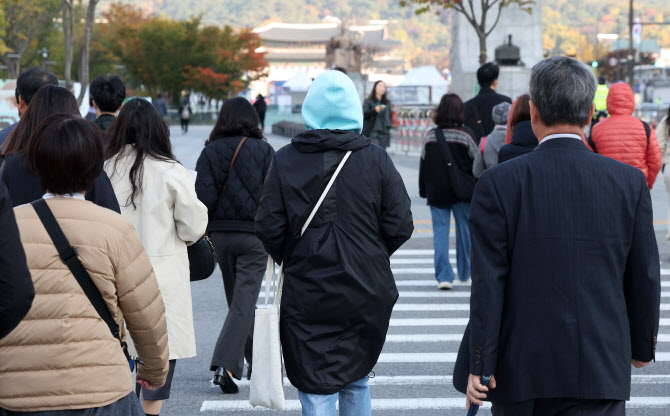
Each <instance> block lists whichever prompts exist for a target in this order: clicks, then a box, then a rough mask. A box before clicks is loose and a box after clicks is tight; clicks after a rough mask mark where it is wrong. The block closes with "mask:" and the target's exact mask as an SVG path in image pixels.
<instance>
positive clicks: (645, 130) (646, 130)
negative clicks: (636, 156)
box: [640, 120, 651, 147]
mask: <svg viewBox="0 0 670 416" xmlns="http://www.w3.org/2000/svg"><path fill="white" fill-rule="evenodd" d="M640 121H642V120H640ZM642 125H643V126H644V132H645V133H647V147H649V136H651V127H649V124H647V123H645V122H644V121H642Z"/></svg>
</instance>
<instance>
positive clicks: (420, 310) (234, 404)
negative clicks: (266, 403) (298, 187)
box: [200, 249, 670, 416]
mask: <svg viewBox="0 0 670 416" xmlns="http://www.w3.org/2000/svg"><path fill="white" fill-rule="evenodd" d="M455 254H456V253H455V250H450V252H449V256H450V262H451V263H452V264H455ZM433 255H434V253H433V250H427V249H424V250H399V251H398V252H397V253H395V254H394V256H393V257H392V258H391V267H392V270H393V273H394V275H395V278H396V285H397V287H398V291H399V299H398V302H397V304H396V306H395V308H394V311H393V315H392V317H391V321H390V325H389V331H388V335H387V338H386V343H385V346H384V349H383V351H382V354H381V355H380V357H379V360H378V363H377V365H376V367H375V369H374V377H372V376H371V378H370V381H369V384H370V388H371V394H372V408H373V414H374V415H385V416H386V415H398V416H401V415H402V416H408V415H413V416H414V415H419V416H424V415H425V416H432V415H447V416H452V415H453V416H456V415H459V416H462V415H463V414H465V413H466V411H465V398H464V396H463V395H462V394H460V393H458V392H456V391H455V389H454V388H453V386H452V377H451V374H452V373H453V366H454V362H455V361H456V357H457V352H458V348H459V346H460V342H461V339H462V336H463V331H464V330H465V326H466V325H467V323H468V316H469V302H470V286H469V285H467V284H462V283H460V282H458V279H456V282H454V289H453V290H451V291H438V290H437V282H436V280H435V279H434V269H433ZM662 266H663V265H662ZM662 287H663V288H668V287H670V269H662ZM264 298H265V290H261V293H260V296H259V304H262V303H263V301H264ZM668 298H670V289H668V290H666V291H663V292H662V293H661V319H660V328H661V329H660V331H659V336H658V342H659V344H658V348H657V353H656V362H655V363H652V365H650V366H648V367H647V368H644V369H639V370H638V369H633V376H632V393H631V396H632V397H631V400H630V401H629V402H628V403H627V409H628V413H627V414H629V415H632V416H635V415H643V414H644V415H667V414H670V410H668V409H670V394H668V393H667V386H668V385H670V345H668V343H670V328H668V327H670V312H668V311H670V301H668ZM238 385H239V386H240V394H238V395H236V396H231V397H228V396H220V395H216V394H214V395H213V396H212V397H213V398H216V399H212V400H205V401H204V402H203V403H202V406H201V408H200V411H201V412H202V413H211V414H225V415H244V414H246V413H255V412H259V411H260V412H263V411H266V410H267V409H263V408H258V407H257V408H252V407H251V406H250V405H249V401H248V394H249V390H248V388H249V382H248V381H246V380H242V381H240V382H238ZM211 389H212V390H213V391H216V392H218V387H217V386H215V385H213V384H211ZM284 389H285V394H286V399H287V403H286V410H285V411H284V412H271V413H272V414H279V415H299V414H300V409H301V407H300V402H299V400H298V395H297V390H296V389H295V388H294V387H292V386H291V384H290V382H289V381H288V379H286V378H285V379H284ZM488 409H490V404H488V403H486V404H485V406H484V407H483V408H482V410H481V411H480V413H479V414H480V415H483V416H486V415H490V410H488Z"/></svg>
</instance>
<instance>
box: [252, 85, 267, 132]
mask: <svg viewBox="0 0 670 416" xmlns="http://www.w3.org/2000/svg"><path fill="white" fill-rule="evenodd" d="M267 109H268V105H267V103H266V102H265V97H263V94H258V95H257V96H256V102H254V110H256V114H257V115H258V121H259V122H260V123H261V131H265V112H266V111H267Z"/></svg>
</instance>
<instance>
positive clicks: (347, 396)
mask: <svg viewBox="0 0 670 416" xmlns="http://www.w3.org/2000/svg"><path fill="white" fill-rule="evenodd" d="M298 393H299V395H300V404H302V416H335V408H336V405H337V402H338V400H339V402H340V416H370V415H372V402H371V400H370V387H369V386H368V377H367V376H365V377H363V378H362V379H360V380H358V381H354V382H353V383H350V384H347V385H346V386H344V387H343V388H342V390H340V391H338V392H337V393H335V394H310V393H303V392H301V391H298Z"/></svg>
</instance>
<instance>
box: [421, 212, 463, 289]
mask: <svg viewBox="0 0 670 416" xmlns="http://www.w3.org/2000/svg"><path fill="white" fill-rule="evenodd" d="M451 211H453V212H454V220H455V221H456V266H457V268H458V278H459V280H461V281H462V282H465V281H467V280H468V279H470V229H469V228H468V212H469V211H470V203H469V202H457V203H455V204H453V205H452V206H451V209H449V208H436V207H430V214H431V217H432V218H433V246H434V248H435V278H436V279H437V281H438V282H440V283H441V282H449V283H451V282H453V281H454V270H453V269H452V268H451V263H449V229H450V228H451V223H450V220H451Z"/></svg>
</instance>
